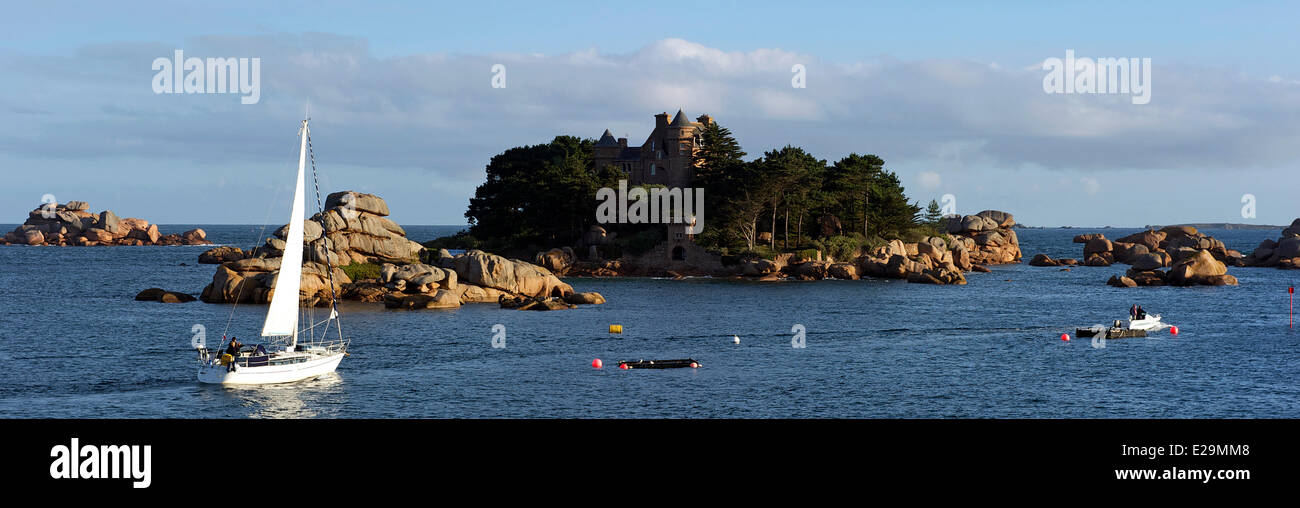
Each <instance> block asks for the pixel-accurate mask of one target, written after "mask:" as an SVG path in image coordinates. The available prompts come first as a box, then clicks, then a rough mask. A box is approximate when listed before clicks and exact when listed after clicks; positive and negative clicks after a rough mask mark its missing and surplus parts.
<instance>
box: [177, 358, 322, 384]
mask: <svg viewBox="0 0 1300 508" xmlns="http://www.w3.org/2000/svg"><path fill="white" fill-rule="evenodd" d="M345 354H346V353H342V352H338V353H330V354H324V355H311V357H310V359H308V360H307V361H304V362H301V363H292V364H287V365H264V366H257V367H241V366H236V368H235V370H234V371H228V370H227V367H226V366H225V365H221V364H220V363H215V362H214V363H209V364H204V365H203V366H201V367H199V382H202V383H212V384H224V385H267V384H278V383H293V382H296V381H305V380H308V379H315V378H317V377H320V376H323V375H325V374H329V373H331V372H334V370H335V369H337V368H338V366H339V362H341V361H342V360H343V356H344V355H345Z"/></svg>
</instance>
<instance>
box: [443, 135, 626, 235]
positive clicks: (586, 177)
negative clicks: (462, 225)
mask: <svg viewBox="0 0 1300 508" xmlns="http://www.w3.org/2000/svg"><path fill="white" fill-rule="evenodd" d="M592 144H593V141H592V140H589V139H579V138H577V137H573V136H556V138H555V139H554V140H551V142H550V143H546V144H541V145H533V146H523V147H516V148H511V149H509V150H506V151H505V152H502V153H501V154H498V155H496V156H495V157H492V160H491V161H490V162H489V163H488V165H487V181H485V182H483V184H482V185H479V186H478V188H477V189H475V191H474V197H473V198H471V199H470V202H469V209H468V210H467V211H466V212H465V217H466V218H468V219H469V223H470V231H469V232H470V234H471V235H473V236H474V237H477V238H480V239H496V240H499V241H503V242H505V243H506V244H508V245H510V246H516V247H517V246H523V245H526V244H530V243H532V244H537V245H560V244H567V243H570V242H572V241H573V240H575V239H576V238H578V236H580V235H581V234H582V233H583V232H584V231H586V229H587V228H588V227H589V226H590V225H591V224H592V223H594V222H595V213H596V212H595V210H596V202H595V200H594V199H591V197H593V196H595V195H596V190H597V189H599V188H601V187H613V186H617V185H618V179H619V178H620V177H621V176H622V173H621V172H620V171H618V170H617V169H615V168H613V167H605V168H596V167H594V163H593V162H592V159H591V150H592Z"/></svg>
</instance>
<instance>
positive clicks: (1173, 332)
mask: <svg viewBox="0 0 1300 508" xmlns="http://www.w3.org/2000/svg"><path fill="white" fill-rule="evenodd" d="M1169 335H1178V327H1177V326H1171V327H1169Z"/></svg>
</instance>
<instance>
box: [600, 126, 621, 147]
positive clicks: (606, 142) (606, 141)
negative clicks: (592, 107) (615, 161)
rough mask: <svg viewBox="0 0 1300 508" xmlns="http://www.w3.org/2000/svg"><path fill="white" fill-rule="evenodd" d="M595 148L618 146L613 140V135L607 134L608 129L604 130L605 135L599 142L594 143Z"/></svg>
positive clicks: (616, 141)
mask: <svg viewBox="0 0 1300 508" xmlns="http://www.w3.org/2000/svg"><path fill="white" fill-rule="evenodd" d="M596 146H618V140H616V139H614V135H613V134H610V133H609V129H605V134H602V135H601V136H600V141H597V142H596Z"/></svg>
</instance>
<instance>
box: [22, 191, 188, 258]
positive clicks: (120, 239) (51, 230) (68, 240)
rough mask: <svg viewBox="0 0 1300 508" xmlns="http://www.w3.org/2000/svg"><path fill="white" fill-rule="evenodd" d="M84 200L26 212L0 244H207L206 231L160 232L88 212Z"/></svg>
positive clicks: (144, 223)
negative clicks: (21, 220)
mask: <svg viewBox="0 0 1300 508" xmlns="http://www.w3.org/2000/svg"><path fill="white" fill-rule="evenodd" d="M89 210H90V204H89V203H86V202H85V201H69V202H67V203H64V204H56V203H49V204H45V205H41V206H39V207H37V208H36V209H35V210H32V211H31V212H29V213H28V214H27V220H26V221H24V222H23V224H22V225H20V226H18V228H16V229H14V230H13V231H10V232H9V233H6V234H5V235H4V238H2V239H0V245H7V244H25V245H52V246H69V245H73V246H82V247H88V246H95V245H210V244H212V242H210V241H208V239H207V233H205V232H204V231H203V230H202V229H191V230H189V231H185V232H183V233H179V234H178V233H172V234H168V235H164V234H162V233H160V232H159V231H158V225H157V224H150V223H149V221H147V220H144V219H137V218H126V219H119V218H118V216H117V214H115V213H113V212H112V211H109V210H104V211H102V212H99V214H92V213H90V211H89Z"/></svg>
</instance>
